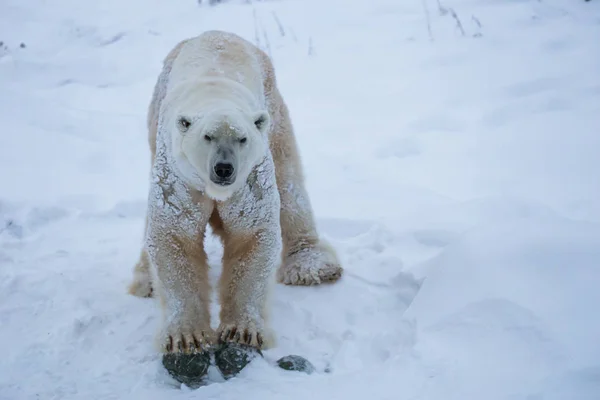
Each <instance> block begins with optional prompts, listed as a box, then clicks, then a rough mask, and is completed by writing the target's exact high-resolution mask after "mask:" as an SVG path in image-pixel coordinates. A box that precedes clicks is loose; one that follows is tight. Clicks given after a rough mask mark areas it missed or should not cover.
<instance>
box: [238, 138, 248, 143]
mask: <svg viewBox="0 0 600 400" xmlns="http://www.w3.org/2000/svg"><path fill="white" fill-rule="evenodd" d="M247 140H248V139H247V138H245V137H244V138H241V139H240V143H242V144H244V143H246V141H247Z"/></svg>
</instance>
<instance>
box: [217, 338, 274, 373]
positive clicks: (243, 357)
mask: <svg viewBox="0 0 600 400" xmlns="http://www.w3.org/2000/svg"><path fill="white" fill-rule="evenodd" d="M259 355H260V356H262V353H261V352H260V350H257V349H255V348H253V347H250V346H245V345H241V344H237V343H225V344H222V345H220V346H219V348H218V349H217V350H216V351H215V364H216V366H217V368H219V371H221V374H223V377H224V378H225V379H229V378H231V377H233V376H235V375H237V374H239V373H240V371H241V370H242V369H244V367H245V366H246V365H248V364H250V362H251V361H252V360H253V359H254V358H256V357H257V356H259Z"/></svg>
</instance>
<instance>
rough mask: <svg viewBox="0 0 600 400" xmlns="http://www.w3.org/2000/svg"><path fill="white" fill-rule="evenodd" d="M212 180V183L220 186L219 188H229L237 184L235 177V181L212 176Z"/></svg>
mask: <svg viewBox="0 0 600 400" xmlns="http://www.w3.org/2000/svg"><path fill="white" fill-rule="evenodd" d="M210 180H211V182H212V183H214V184H216V185H219V186H229V185H231V184H232V183H233V182H235V177H233V179H231V178H227V179H223V178H219V177H218V176H211V177H210Z"/></svg>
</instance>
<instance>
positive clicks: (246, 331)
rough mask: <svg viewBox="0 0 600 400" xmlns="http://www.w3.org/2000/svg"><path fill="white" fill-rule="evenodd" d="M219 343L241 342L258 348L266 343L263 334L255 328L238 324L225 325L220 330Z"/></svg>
mask: <svg viewBox="0 0 600 400" xmlns="http://www.w3.org/2000/svg"><path fill="white" fill-rule="evenodd" d="M218 338H219V343H221V344H223V343H239V344H245V345H248V346H251V347H254V348H257V349H261V348H262V347H263V345H264V338H263V335H262V334H261V333H260V332H258V331H257V330H256V329H253V328H249V327H246V328H242V327H240V326H238V325H233V324H229V325H224V326H222V327H221V328H219V331H218Z"/></svg>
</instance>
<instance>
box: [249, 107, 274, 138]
mask: <svg viewBox="0 0 600 400" xmlns="http://www.w3.org/2000/svg"><path fill="white" fill-rule="evenodd" d="M253 118H254V126H256V129H258V130H259V131H260V132H261V133H265V132H267V131H268V130H269V128H270V126H271V117H270V116H269V113H268V112H266V111H257V112H256V113H254V117H253Z"/></svg>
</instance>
